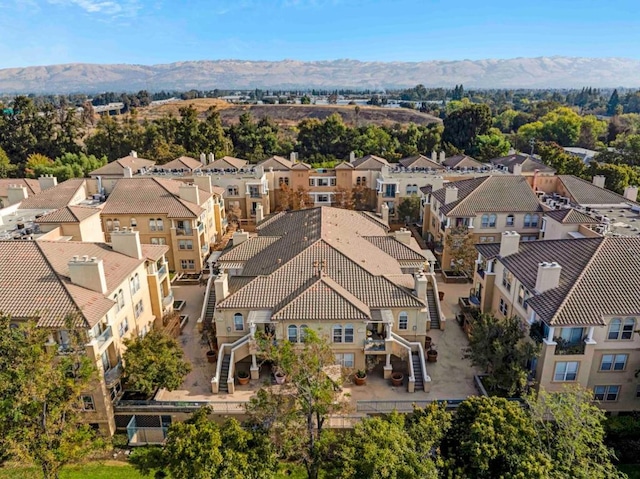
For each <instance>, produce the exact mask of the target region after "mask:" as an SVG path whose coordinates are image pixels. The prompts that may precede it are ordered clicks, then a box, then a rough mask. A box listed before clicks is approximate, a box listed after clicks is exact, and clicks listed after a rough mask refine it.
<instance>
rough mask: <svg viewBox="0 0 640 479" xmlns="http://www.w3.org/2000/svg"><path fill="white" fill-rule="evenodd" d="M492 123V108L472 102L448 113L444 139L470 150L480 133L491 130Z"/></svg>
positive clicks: (456, 146)
mask: <svg viewBox="0 0 640 479" xmlns="http://www.w3.org/2000/svg"><path fill="white" fill-rule="evenodd" d="M491 123H492V120H491V109H490V108H489V107H488V106H487V105H478V104H470V105H468V106H465V107H463V108H460V109H458V110H456V111H454V112H452V113H451V114H449V115H447V117H446V118H445V119H444V133H443V134H442V141H444V142H446V143H451V144H452V145H453V146H454V147H455V148H458V149H461V150H464V151H469V152H470V151H471V150H472V149H473V147H474V145H475V143H476V139H477V137H478V135H486V134H487V133H488V132H489V129H490V128H491Z"/></svg>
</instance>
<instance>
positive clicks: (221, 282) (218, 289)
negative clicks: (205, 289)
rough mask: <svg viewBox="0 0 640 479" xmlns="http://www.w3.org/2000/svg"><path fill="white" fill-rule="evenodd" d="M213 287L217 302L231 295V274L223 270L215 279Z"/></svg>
mask: <svg viewBox="0 0 640 479" xmlns="http://www.w3.org/2000/svg"><path fill="white" fill-rule="evenodd" d="M213 287H214V291H215V293H216V304H218V303H219V302H220V301H222V300H223V299H225V298H226V297H227V296H229V275H228V274H227V273H225V272H224V271H221V272H220V274H219V275H218V276H216V279H214V280H213Z"/></svg>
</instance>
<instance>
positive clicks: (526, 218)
mask: <svg viewBox="0 0 640 479" xmlns="http://www.w3.org/2000/svg"><path fill="white" fill-rule="evenodd" d="M524 227H525V228H530V227H531V215H530V214H529V213H527V214H526V215H524Z"/></svg>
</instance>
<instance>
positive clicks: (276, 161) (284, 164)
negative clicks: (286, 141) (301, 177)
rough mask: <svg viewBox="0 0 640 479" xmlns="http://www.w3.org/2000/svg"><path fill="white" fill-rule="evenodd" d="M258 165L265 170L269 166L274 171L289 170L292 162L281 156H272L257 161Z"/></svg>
mask: <svg viewBox="0 0 640 479" xmlns="http://www.w3.org/2000/svg"><path fill="white" fill-rule="evenodd" d="M258 165H259V166H262V167H263V168H264V170H265V171H268V170H269V168H273V169H274V170H275V171H286V170H290V169H291V167H292V166H293V162H291V161H289V160H287V159H286V158H283V157H281V156H275V155H274V156H272V157H270V158H267V159H266V160H263V161H261V162H260V163H258Z"/></svg>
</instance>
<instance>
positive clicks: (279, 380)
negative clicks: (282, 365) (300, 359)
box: [274, 369, 287, 384]
mask: <svg viewBox="0 0 640 479" xmlns="http://www.w3.org/2000/svg"><path fill="white" fill-rule="evenodd" d="M274 376H275V378H276V384H284V382H285V381H286V379H287V375H286V374H285V373H284V371H282V370H281V369H278V370H277V371H276V372H275V373H274Z"/></svg>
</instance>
